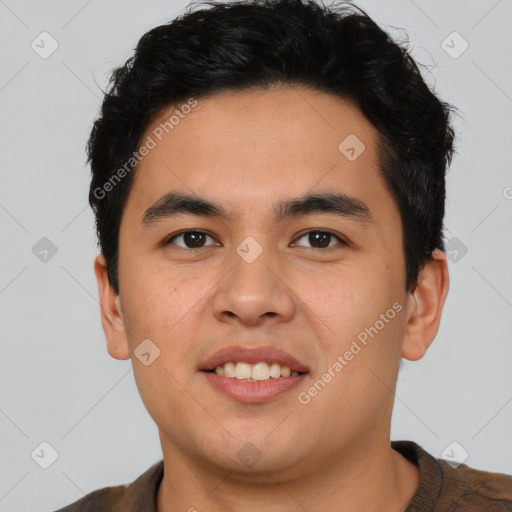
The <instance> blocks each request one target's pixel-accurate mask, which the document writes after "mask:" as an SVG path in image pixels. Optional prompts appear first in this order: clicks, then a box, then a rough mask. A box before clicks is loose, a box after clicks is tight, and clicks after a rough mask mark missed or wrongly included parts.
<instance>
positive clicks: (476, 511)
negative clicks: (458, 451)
mask: <svg viewBox="0 0 512 512" xmlns="http://www.w3.org/2000/svg"><path fill="white" fill-rule="evenodd" d="M392 447H393V449H395V450H396V451H398V452H399V453H400V454H401V455H403V456H404V457H405V458H406V459H408V460H410V461H411V462H413V463H414V464H416V465H417V466H418V467H419V471H420V482H419V486H418V488H417V490H416V493H415V494H414V496H413V498H412V500H411V502H410V503H409V506H408V508H407V510H406V512H420V511H421V512H425V511H430V512H483V511H485V512H512V476H511V475H506V474H504V473H491V472H487V471H481V470H479V469H474V468H472V467H469V466H467V465H466V464H457V463H454V461H448V460H444V459H441V458H436V457H434V456H433V455H431V454H430V453H429V452H427V451H426V450H424V449H423V448H422V447H421V446H419V445H418V444H416V443H414V442H413V441H393V442H392Z"/></svg>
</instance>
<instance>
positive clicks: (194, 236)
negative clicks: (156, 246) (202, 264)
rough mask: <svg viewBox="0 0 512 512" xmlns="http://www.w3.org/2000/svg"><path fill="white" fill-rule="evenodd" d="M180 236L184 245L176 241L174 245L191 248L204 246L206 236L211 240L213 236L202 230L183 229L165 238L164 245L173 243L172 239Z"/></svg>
mask: <svg viewBox="0 0 512 512" xmlns="http://www.w3.org/2000/svg"><path fill="white" fill-rule="evenodd" d="M180 237H182V243H183V244H184V245H180V244H176V243H175V244H174V245H177V246H178V247H182V248H183V249H191V250H194V249H202V248H203V247H205V245H204V241H205V239H206V238H211V239H212V240H213V238H212V237H211V236H210V235H208V234H207V233H205V232H204V231H183V232H182V233H178V234H177V235H174V236H173V237H172V238H170V239H169V240H167V242H166V243H165V245H169V244H171V243H173V240H176V239H179V238H180ZM206 247H207V246H206Z"/></svg>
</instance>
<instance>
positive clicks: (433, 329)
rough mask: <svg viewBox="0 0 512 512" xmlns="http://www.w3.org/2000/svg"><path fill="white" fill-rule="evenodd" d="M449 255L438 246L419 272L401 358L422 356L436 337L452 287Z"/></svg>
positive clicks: (409, 298)
mask: <svg viewBox="0 0 512 512" xmlns="http://www.w3.org/2000/svg"><path fill="white" fill-rule="evenodd" d="M449 281H450V280H449V276H448V262H447V260H446V254H445V253H444V252H442V251H440V250H438V249H436V250H435V251H434V252H433V253H432V258H431V259H430V260H429V261H428V262H427V263H426V264H425V266H424V267H423V268H422V270H421V271H420V274H419V277H418V284H417V285H416V289H415V290H414V291H413V292H411V293H409V295H408V300H407V325H406V331H405V338H404V343H403V346H402V357H403V358H404V359H408V360H410V361H417V360H418V359H421V358H422V357H423V356H424V355H425V353H426V352H427V350H428V348H429V347H430V345H431V343H432V342H433V341H434V338H435V337H436V334H437V331H438V330H439V324H440V322H441V314H442V311H443V306H444V301H445V299H446V296H447V294H448V289H449V286H450V283H449Z"/></svg>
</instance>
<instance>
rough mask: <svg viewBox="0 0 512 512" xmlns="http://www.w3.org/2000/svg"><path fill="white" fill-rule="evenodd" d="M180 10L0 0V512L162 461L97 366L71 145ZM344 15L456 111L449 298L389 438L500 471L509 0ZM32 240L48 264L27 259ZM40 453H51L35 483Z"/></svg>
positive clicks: (507, 323) (83, 201)
mask: <svg viewBox="0 0 512 512" xmlns="http://www.w3.org/2000/svg"><path fill="white" fill-rule="evenodd" d="M186 4H187V2H184V1H179V2H178V1H152V2H150V3H148V2H135V1H121V0H112V1H108V2H105V1H103V2H102V1H99V0H89V1H84V0H80V1H64V0H61V1H55V0H54V1H45V2H39V1H35V0H34V1H24V0H19V1H16V0H5V1H4V0H0V43H1V63H2V65H1V67H0V108H1V118H0V119H1V125H0V130H1V131H0V141H1V144H2V151H1V171H0V172H1V188H0V229H1V231H0V232H1V235H2V251H1V252H0V318H1V322H2V337H3V339H2V351H1V358H0V378H1V387H0V393H1V395H0V432H1V437H0V450H1V452H0V464H1V478H0V511H14V510H16V511H28V510H31V511H51V510H54V509H57V508H59V507H61V506H64V505H65V504H68V503H71V502H72V501H75V500H77V499H78V498H80V497H81V496H82V495H83V494H84V493H88V492H90V491H92V490H94V489H97V488H100V487H104V486H107V485H117V484H124V483H128V482H130V481H132V480H134V479H135V478H136V477H137V476H139V475H140V474H141V473H142V472H143V471H145V470H146V469H147V468H148V467H149V466H150V465H151V464H153V463H154V462H156V461H157V460H159V459H160V458H161V450H160V444H159V439H158V431H157V428H156V425H155V424H154V423H153V421H152V420H151V418H150V417H149V415H148V413H147V412H146V410H145V408H144V406H143V404H142V401H141V400H140V398H139V395H138V391H137V389H136V386H135V382H134V379H133V372H132V368H131V362H130V361H129V360H127V361H117V360H115V359H112V358H111V357H110V356H109V355H108V353H107V351H106V346H105V339H104V334H103V331H102V328H101V324H100V315H99V306H98V303H97V287H96V281H95V277H94V273H93V259H94V257H95V255H96V251H97V250H96V240H95V234H94V228H93V215H92V212H91V211H90V209H89V207H88V205H87V193H88V185H89V170H88V169H87V168H86V167H85V153H84V144H85V142H86V139H87V136H88V134H89V131H90V128H91V125H92V121H93V119H94V117H95V116H96V114H97V110H98V107H99V104H100V98H101V91H100V88H104V87H105V85H106V83H107V79H108V77H109V73H110V71H111V69H112V68H113V67H114V66H115V65H119V64H121V63H123V62H124V61H125V60H126V59H127V58H128V57H129V56H130V55H131V51H132V49H133V48H134V46H135V45H136V43H137V41H138V39H139V38H140V36H142V34H143V33H144V32H146V31H147V30H148V29H150V28H152V27H154V26H156V25H159V24H161V23H163V22H166V21H168V20H170V19H171V18H173V17H174V16H175V15H177V14H178V12H180V11H181V10H182V8H184V7H185V5H186ZM358 4H359V5H360V6H361V7H363V8H365V9H366V10H367V12H368V13H369V14H370V15H371V16H373V17H374V18H375V20H376V21H377V22H378V23H380V24H381V25H384V26H386V27H387V28H388V30H390V31H391V33H392V34H393V35H395V36H397V37H399V38H401V37H403V36H404V32H403V31H402V30H400V29H405V30H406V31H407V33H408V35H409V38H410V44H411V47H412V49H413V52H412V53H413V56H414V57H416V58H417V59H418V60H419V61H420V62H422V63H423V64H426V65H428V66H429V69H428V70H425V72H424V76H425V77H426V80H427V81H428V83H429V84H431V85H432V86H435V88H436V91H437V92H438V93H439V94H440V95H441V97H442V98H443V99H445V100H447V101H449V102H451V103H453V104H455V105H456V106H457V107H458V108H459V110H460V113H461V117H460V119H457V120H456V128H457V130H458V132H459V138H458V141H457V148H458V154H457V155H456V156H455V159H454V163H453V165H452V168H451V170H450V173H449V175H448V177H447V188H448V190H447V192H448V201H447V215H446V226H447V228H448V233H449V235H450V237H453V238H451V243H450V251H451V255H450V257H451V261H450V272H451V289H450V293H449V296H448V299H447V303H446V307H445V312H444V316H443V320H442V324H441V329H440V332H439V334H438V336H437V339H436V341H435V342H434V344H433V345H432V347H431V348H430V350H429V352H428V353H427V355H426V356H425V357H424V358H423V359H422V360H420V361H418V362H407V363H406V365H405V367H404V368H403V370H402V372H401V374H400V377H399V383H398V388H397V394H396V401H395V402H396V405H395V411H394V417H393V424H392V436H391V437H392V439H410V440H413V441H416V442H418V443H419V444H421V445H422V446H423V447H424V448H426V449H427V450H428V451H430V452H431V453H433V454H434V455H436V456H439V457H440V456H441V454H443V453H444V454H448V458H450V457H454V456H455V457H457V456H458V457H464V455H465V452H467V454H468V455H467V459H466V463H467V464H468V465H470V466H473V467H476V468H479V469H483V470H487V471H498V472H505V473H512V442H511V440H510V432H512V429H511V426H512V403H511V402H512V379H511V361H512V343H511V335H510V333H511V331H512V315H511V312H512V311H511V308H512V286H511V282H512V273H511V270H510V269H511V266H510V261H512V242H511V237H510V233H511V232H512V231H511V223H512V222H511V220H512V216H511V209H512V200H511V199H510V198H511V197H512V188H510V187H512V175H511V172H510V161H511V153H510V147H511V143H510V136H511V111H512V73H511V66H510V52H509V51H508V49H510V48H511V47H512V36H511V31H510V20H511V19H512V2H511V1H510V0H500V1H495V0H492V1H451V2H446V1H440V0H439V1H437V0H436V1H430V2H425V1H424V2H420V1H419V0H416V1H415V2H412V1H409V0H388V1H386V2H381V1H377V0H367V1H361V2H358ZM43 31H47V32H48V33H49V34H51V37H52V38H53V39H54V40H56V41H57V42H58V45H59V46H58V48H57V50H56V51H55V52H54V53H53V54H51V55H50V56H48V57H47V58H42V57H41V56H40V55H39V54H38V53H36V51H35V50H34V49H33V48H32V47H31V44H32V42H33V41H35V43H34V44H39V48H38V50H39V52H42V51H48V50H49V49H51V44H52V41H51V40H50V39H48V38H47V37H48V36H39V35H40V34H41V32H43ZM454 31H456V32H458V33H459V34H460V35H461V36H462V38H463V39H461V38H460V37H459V36H457V35H455V36H453V35H451V36H450V34H452V32H454ZM449 36H450V37H449ZM42 37H46V38H47V39H44V42H43V43H41V38H42ZM464 40H465V41H467V43H468V44H469V47H468V48H467V50H466V51H465V52H463V53H462V54H461V55H458V53H460V52H461V50H462V49H463V48H464V46H463V45H464ZM443 41H445V43H443ZM43 45H44V48H42V47H43ZM443 48H444V49H443ZM445 50H447V51H448V52H451V54H452V56H450V55H449V54H448V53H447V51H445ZM453 56H457V58H453ZM507 187H508V188H507ZM507 233H508V235H507ZM43 237H47V238H48V239H49V240H51V242H52V243H53V244H54V245H55V247H56V248H57V252H56V254H54V255H52V253H51V251H50V252H49V253H48V254H47V255H46V256H44V255H43V253H41V252H38V251H41V250H42V249H41V247H43V249H44V244H45V243H46V244H48V242H47V241H43V242H39V241H40V239H41V238H43ZM38 243H39V244H43V245H42V246H41V247H40V246H39V245H36V244H38ZM34 246H36V249H34V251H33V247H34ZM466 251H467V252H466ZM34 252H35V253H36V254H34ZM45 257H46V260H47V261H41V258H43V259H44V258H45ZM454 441H455V442H457V443H458V444H456V445H453V444H451V443H452V442H454ZM42 442H47V443H49V444H50V445H51V446H52V447H53V448H54V449H55V450H56V452H57V453H58V458H57V459H56V460H55V462H53V464H51V465H50V466H49V467H48V468H47V469H43V468H42V467H40V465H41V464H43V465H44V463H45V462H46V463H48V462H50V459H49V457H51V452H50V449H48V448H47V447H46V445H43V446H41V443H42ZM447 447H448V448H447ZM462 450H465V451H462ZM33 453H35V454H39V458H38V457H37V455H33V456H32V455H31V454H33ZM36 461H37V462H36Z"/></svg>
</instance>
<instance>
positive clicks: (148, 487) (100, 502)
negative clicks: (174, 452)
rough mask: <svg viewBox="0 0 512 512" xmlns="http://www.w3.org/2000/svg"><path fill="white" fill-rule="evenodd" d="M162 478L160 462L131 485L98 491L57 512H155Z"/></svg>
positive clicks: (161, 463)
mask: <svg viewBox="0 0 512 512" xmlns="http://www.w3.org/2000/svg"><path fill="white" fill-rule="evenodd" d="M162 476H163V460H160V461H159V462H156V463H155V464H153V465H152V466H151V467H150V468H149V469H148V470H147V471H146V472H145V473H143V474H142V475H140V476H139V477H138V478H137V479H136V480H135V481H133V482H132V483H131V484H126V485H116V486H110V487H103V488H102V489H97V490H95V491H92V492H90V493H89V494H86V495H85V496H83V497H82V498H80V499H79V500H77V501H75V502H73V503H71V504H70V505H67V506H65V507H64V508H60V509H59V510H57V511H55V512H107V511H108V512H118V511H119V512H121V511H122V512H132V511H133V512H135V511H137V512H139V511H140V512H155V511H156V495H157V491H158V487H159V485H160V481H161V480H162Z"/></svg>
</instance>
